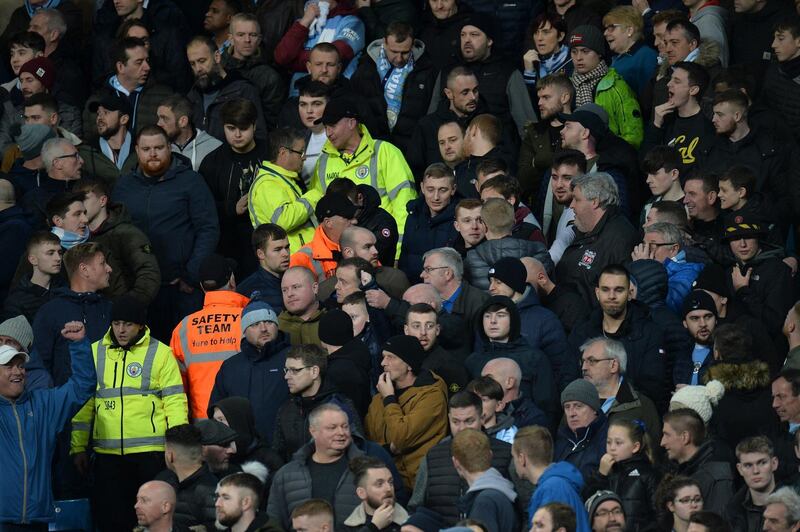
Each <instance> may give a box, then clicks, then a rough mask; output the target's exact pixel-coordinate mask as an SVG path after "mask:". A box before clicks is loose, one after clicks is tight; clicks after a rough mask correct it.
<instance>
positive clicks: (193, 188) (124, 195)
mask: <svg viewBox="0 0 800 532" xmlns="http://www.w3.org/2000/svg"><path fill="white" fill-rule="evenodd" d="M113 199H114V201H116V202H119V203H122V204H124V205H125V207H127V209H128V212H129V213H130V215H131V219H132V220H133V223H134V225H136V226H137V227H138V228H139V229H141V230H142V231H144V233H145V234H146V235H147V237H148V238H149V239H150V242H151V244H152V245H153V254H154V255H155V256H156V259H158V267H159V269H160V270H161V282H162V283H163V284H169V283H170V282H171V281H172V280H173V279H177V278H180V279H183V280H185V281H192V280H194V279H196V278H197V270H198V268H199V267H200V262H201V261H202V260H203V259H204V258H206V257H207V256H209V255H211V254H212V253H214V250H215V249H216V247H217V240H219V221H218V219H217V208H216V206H215V204H214V197H213V196H212V195H211V191H209V190H208V186H207V185H206V183H205V180H204V179H203V178H202V176H200V174H198V173H197V172H194V171H193V170H192V169H191V168H190V167H188V166H185V165H184V164H183V163H182V162H180V161H179V160H178V159H176V158H173V160H172V165H171V166H170V168H169V170H167V172H166V173H165V174H164V175H163V176H162V177H161V178H160V179H158V180H156V179H153V178H149V177H145V176H144V174H142V171H141V169H137V170H136V171H135V172H132V173H130V174H128V175H125V176H123V177H121V178H120V179H119V181H117V184H116V186H115V187H114V197H113Z"/></svg>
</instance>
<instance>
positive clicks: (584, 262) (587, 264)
mask: <svg viewBox="0 0 800 532" xmlns="http://www.w3.org/2000/svg"><path fill="white" fill-rule="evenodd" d="M595 257H597V252H596V251H592V250H590V249H587V250H586V251H584V252H583V256H582V257H581V260H580V262H578V266H581V267H583V268H586V269H587V270H590V269H591V268H592V263H594V259H595Z"/></svg>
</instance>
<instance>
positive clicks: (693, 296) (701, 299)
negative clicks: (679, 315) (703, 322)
mask: <svg viewBox="0 0 800 532" xmlns="http://www.w3.org/2000/svg"><path fill="white" fill-rule="evenodd" d="M693 310H707V311H709V312H710V313H711V314H713V315H714V317H715V318H716V317H717V305H716V304H715V303H714V299H713V298H712V297H711V296H710V295H708V292H706V291H705V290H692V291H691V292H690V293H689V295H688V296H686V299H684V300H683V318H684V319H685V318H686V315H687V314H689V313H690V312H692V311H693Z"/></svg>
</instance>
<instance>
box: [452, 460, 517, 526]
mask: <svg viewBox="0 0 800 532" xmlns="http://www.w3.org/2000/svg"><path fill="white" fill-rule="evenodd" d="M516 499H517V493H516V492H515V491H514V485H513V484H512V483H511V481H509V480H507V479H505V478H504V477H503V475H501V474H500V472H499V471H498V470H497V469H495V468H493V467H491V468H489V469H488V470H486V471H485V472H484V473H483V474H482V475H481V476H479V477H478V478H477V479H475V482H473V483H472V485H471V486H470V487H469V489H468V490H467V493H466V494H465V495H464V497H462V499H461V500H460V501H459V506H460V508H461V509H462V512H463V513H464V514H465V516H466V517H467V518H469V519H475V520H477V521H480V522H481V523H483V524H485V525H486V528H487V530H489V532H503V531H506V530H517V528H518V527H519V519H518V518H517V514H516V512H515V511H514V501H515V500H516Z"/></svg>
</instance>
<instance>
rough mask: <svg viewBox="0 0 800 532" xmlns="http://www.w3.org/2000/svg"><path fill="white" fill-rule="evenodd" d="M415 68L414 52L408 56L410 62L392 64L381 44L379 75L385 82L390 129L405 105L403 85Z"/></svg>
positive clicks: (384, 95)
mask: <svg viewBox="0 0 800 532" xmlns="http://www.w3.org/2000/svg"><path fill="white" fill-rule="evenodd" d="M412 70H414V52H413V49H412V52H411V54H410V55H409V56H408V63H406V64H405V66H402V67H396V66H394V65H392V64H391V63H390V62H389V60H388V59H386V51H385V50H384V47H383V45H381V53H380V56H379V57H378V75H379V76H380V77H381V80H382V83H383V97H384V99H386V118H387V120H388V121H389V130H390V131H391V130H392V129H394V125H395V124H396V123H397V115H399V114H400V107H401V106H402V105H403V85H405V83H406V78H407V77H408V75H409V74H411V71H412Z"/></svg>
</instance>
